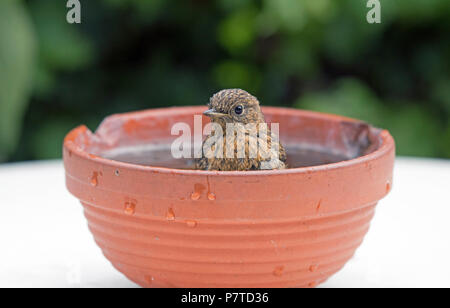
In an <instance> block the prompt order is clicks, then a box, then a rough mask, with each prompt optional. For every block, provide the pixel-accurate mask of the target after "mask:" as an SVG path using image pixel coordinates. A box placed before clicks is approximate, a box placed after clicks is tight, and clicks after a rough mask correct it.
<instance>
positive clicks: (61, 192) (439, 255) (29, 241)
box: [0, 158, 450, 287]
mask: <svg viewBox="0 0 450 308" xmlns="http://www.w3.org/2000/svg"><path fill="white" fill-rule="evenodd" d="M0 196H1V199H0V204H1V213H0V244H1V246H0V247H1V248H0V287H136V285H135V284H133V283H132V282H130V281H128V280H127V279H126V278H125V277H124V276H122V275H121V274H120V273H119V272H117V271H116V270H115V269H114V268H113V267H112V266H111V265H110V264H109V262H108V261H107V260H106V259H105V258H104V257H103V255H102V254H101V252H100V249H99V248H97V246H96V245H95V243H94V241H93V239H92V236H91V235H90V233H89V231H88V228H87V224H86V221H85V218H84V216H83V213H82V207H81V205H80V204H79V203H78V201H77V200H76V199H75V198H74V197H72V196H71V195H70V194H69V193H68V192H67V191H66V188H65V184H64V170H63V166H62V162H61V161H45V162H33V163H20V164H3V165H0ZM321 287H450V160H431V159H414V158H398V159H397V161H396V166H395V173H394V185H393V190H392V191H391V193H390V194H389V195H388V196H387V197H386V198H385V199H383V200H381V202H380V203H379V205H378V207H377V211H376V215H375V218H374V220H373V223H372V226H371V228H370V231H369V234H368V235H367V236H366V239H365V241H364V243H363V244H362V246H361V247H360V248H359V249H358V251H357V253H356V255H355V256H354V258H353V259H352V260H350V261H349V262H348V263H347V265H346V266H345V267H344V269H342V270H341V271H340V272H339V273H337V274H336V275H335V276H333V277H332V278H330V279H329V280H328V282H326V283H325V284H323V285H322V286H321Z"/></svg>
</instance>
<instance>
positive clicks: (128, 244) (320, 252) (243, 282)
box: [83, 202, 376, 288]
mask: <svg viewBox="0 0 450 308" xmlns="http://www.w3.org/2000/svg"><path fill="white" fill-rule="evenodd" d="M375 205H376V204H371V205H368V206H365V207H361V208H359V209H356V210H352V211H348V212H345V213H340V214H333V215H330V214H328V215H325V216H315V217H312V218H298V219H295V220H272V221H262V222H258V221H251V222H245V221H227V220H206V219H205V220H196V221H189V220H188V221H186V220H178V219H176V218H174V219H171V220H168V219H166V218H163V217H155V216H143V215H141V216H140V215H127V214H124V213H123V212H118V211H113V210H111V209H105V208H103V207H99V206H95V205H92V204H88V203H85V202H83V206H84V212H85V216H86V218H87V220H88V224H89V229H90V230H91V232H92V234H93V235H94V238H95V241H96V242H97V244H98V245H99V246H100V248H101V249H102V251H103V254H104V255H105V256H106V258H107V259H108V260H109V261H110V262H111V263H112V264H113V266H114V267H115V268H117V269H118V270H119V271H120V272H122V273H123V274H124V275H126V276H127V277H128V278H129V279H131V280H132V281H134V282H136V283H137V284H139V285H141V286H143V287H209V288H211V287H219V288H220V287H242V288H247V287H314V286H317V285H318V284H320V283H322V282H324V281H325V280H327V279H328V278H329V277H330V276H331V275H332V274H334V273H336V272H337V271H339V270H340V269H341V268H342V267H343V266H344V264H345V263H346V262H347V261H348V260H349V259H350V258H351V257H352V256H353V254H354V252H355V250H356V248H357V247H358V246H359V245H360V244H361V243H362V241H363V238H364V236H365V234H366V233H367V231H368V229H369V224H370V220H371V219H372V217H373V215H374V208H375Z"/></svg>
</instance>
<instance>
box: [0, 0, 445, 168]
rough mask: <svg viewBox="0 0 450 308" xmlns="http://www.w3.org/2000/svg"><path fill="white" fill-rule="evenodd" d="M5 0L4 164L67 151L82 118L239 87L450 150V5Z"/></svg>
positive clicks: (407, 144)
mask: <svg viewBox="0 0 450 308" xmlns="http://www.w3.org/2000/svg"><path fill="white" fill-rule="evenodd" d="M380 2H381V5H382V23H381V24H372V25H371V24H368V23H367V22H366V14H367V12H368V8H367V7H366V3H367V1H365V0H264V1H250V0H221V1H208V0H195V1H194V0H190V1H169V0H152V1H150V0H97V1H86V0H84V1H83V0H81V3H82V24H81V25H70V24H68V23H67V22H66V14H67V8H66V1H65V0H29V1H18V0H0V161H17V160H29V159H47V158H56V157H60V156H61V141H62V138H63V136H64V135H65V133H67V131H68V130H69V129H71V128H72V127H74V126H76V125H78V124H81V123H85V124H87V125H88V126H89V127H90V128H91V129H95V127H96V126H97V125H98V124H99V122H100V121H101V119H102V118H104V117H105V116H107V115H109V114H111V113H116V112H125V111H130V110H137V109H145V108H154V107H161V106H173V105H199V104H205V103H206V102H207V100H208V98H209V97H210V95H211V94H213V93H214V92H215V91H217V90H219V89H221V88H229V87H240V88H243V89H246V90H248V91H250V92H251V93H252V94H254V95H256V96H257V97H258V98H259V99H260V100H261V102H262V103H263V104H264V105H280V106H294V107H296V108H306V109H312V110H318V111H324V112H329V113H337V114H342V115H347V116H351V117H356V118H360V119H363V120H366V121H368V122H370V123H373V124H375V125H377V126H379V127H383V128H387V129H389V130H390V131H391V132H392V133H393V135H394V137H395V139H396V141H397V145H398V153H399V154H401V155H417V156H430V157H445V158H450V120H449V119H450V40H449V38H450V18H449V16H450V1H448V0H381V1H380Z"/></svg>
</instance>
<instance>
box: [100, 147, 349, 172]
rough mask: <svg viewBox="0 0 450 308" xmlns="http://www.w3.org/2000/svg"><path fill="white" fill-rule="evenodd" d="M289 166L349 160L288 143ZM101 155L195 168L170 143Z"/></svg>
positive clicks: (122, 149) (121, 159)
mask: <svg viewBox="0 0 450 308" xmlns="http://www.w3.org/2000/svg"><path fill="white" fill-rule="evenodd" d="M286 153H287V157H288V158H287V166H288V168H299V167H308V166H317V165H324V164H331V163H337V162H340V161H345V160H349V159H351V158H353V157H348V156H346V155H343V154H340V153H333V152H332V151H330V150H327V149H322V148H314V147H305V146H298V145H292V146H290V145H286ZM101 156H103V157H105V158H108V159H112V160H116V161H120V162H126V163H131V164H137V165H144V166H154V167H165V168H174V169H194V168H195V162H194V159H193V158H181V159H175V158H173V156H172V154H171V151H170V145H147V146H140V147H122V148H117V149H114V150H110V151H108V152H105V153H103V154H102V155H101Z"/></svg>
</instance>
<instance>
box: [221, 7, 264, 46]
mask: <svg viewBox="0 0 450 308" xmlns="http://www.w3.org/2000/svg"><path fill="white" fill-rule="evenodd" d="M255 17H256V12H255V10H254V9H253V8H252V7H250V8H248V9H245V10H239V11H236V12H234V13H232V14H231V15H230V16H228V17H227V18H226V19H224V20H223V21H222V22H221V23H220V25H219V28H218V39H219V42H220V43H221V44H222V46H224V47H225V48H226V49H227V50H228V51H229V52H231V53H235V52H237V51H240V50H242V49H244V48H245V47H247V46H248V45H249V44H250V43H251V42H252V41H253V40H254V39H255Z"/></svg>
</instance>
